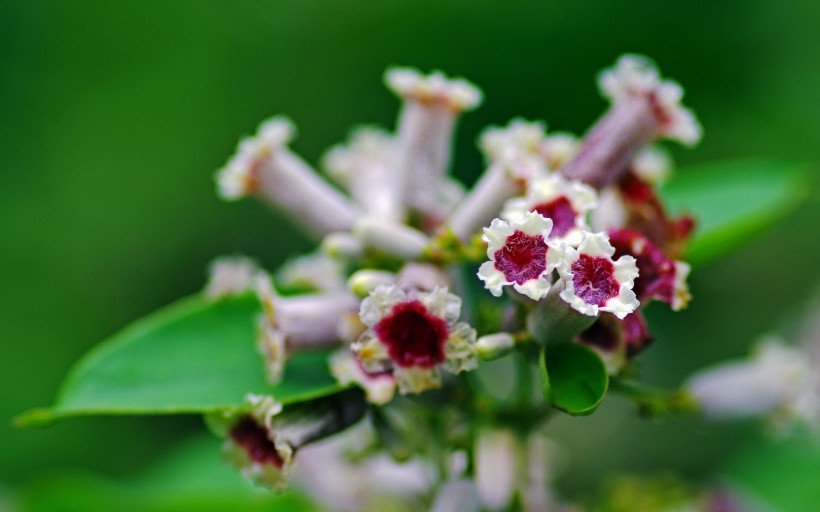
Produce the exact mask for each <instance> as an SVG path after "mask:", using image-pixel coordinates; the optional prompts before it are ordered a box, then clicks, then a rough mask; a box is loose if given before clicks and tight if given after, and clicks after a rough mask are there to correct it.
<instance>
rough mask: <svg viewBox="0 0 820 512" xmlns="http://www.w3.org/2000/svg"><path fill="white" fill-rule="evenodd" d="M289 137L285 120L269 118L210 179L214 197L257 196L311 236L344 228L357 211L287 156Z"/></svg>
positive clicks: (290, 130) (293, 157) (300, 162)
mask: <svg viewBox="0 0 820 512" xmlns="http://www.w3.org/2000/svg"><path fill="white" fill-rule="evenodd" d="M293 133H294V127H293V125H292V124H291V122H290V121H289V120H287V119H285V118H284V117H274V118H272V119H269V120H268V121H265V122H264V123H262V125H261V126H260V127H259V130H258V131H257V133H256V135H255V136H254V137H248V138H245V139H243V140H241V141H240V143H239V146H238V148H237V151H236V154H234V156H233V157H231V159H230V160H228V163H227V164H226V165H225V167H223V168H222V169H220V170H219V172H218V174H217V176H216V180H217V184H218V188H219V195H220V196H221V197H222V198H223V199H226V200H236V199H239V198H241V197H244V196H247V195H256V196H260V197H263V198H264V199H267V200H268V201H270V202H271V203H272V204H273V205H274V206H275V207H277V208H278V209H280V210H281V211H282V212H283V213H284V214H286V215H288V216H289V217H290V218H291V219H292V220H293V221H295V222H297V223H298V224H299V225H300V226H303V227H305V228H306V229H307V230H308V231H310V232H311V233H313V234H314V235H315V236H317V237H321V236H324V235H326V234H328V233H330V232H333V231H345V230H348V229H350V227H351V226H352V225H353V222H354V221H355V220H356V219H357V218H358V217H359V215H360V210H359V208H358V207H357V206H356V205H355V204H354V203H353V202H352V201H350V200H349V199H348V198H347V197H345V195H344V194H342V193H341V192H339V191H338V190H336V189H335V188H333V187H332V186H330V184H328V183H327V182H325V181H324V180H323V179H322V178H321V177H320V176H319V175H318V174H317V173H316V172H315V171H314V170H313V169H311V168H310V166H309V165H308V164H307V163H305V161H304V160H302V159H301V158H299V157H298V156H297V155H296V154H294V153H293V152H292V151H290V149H289V148H288V147H287V144H288V143H289V142H290V140H291V139H292V138H293Z"/></svg>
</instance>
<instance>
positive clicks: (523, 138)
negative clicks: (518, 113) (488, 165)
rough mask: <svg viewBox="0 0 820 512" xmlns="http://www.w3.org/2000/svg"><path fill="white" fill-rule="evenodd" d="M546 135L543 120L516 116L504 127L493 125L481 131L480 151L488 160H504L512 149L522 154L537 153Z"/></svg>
mask: <svg viewBox="0 0 820 512" xmlns="http://www.w3.org/2000/svg"><path fill="white" fill-rule="evenodd" d="M546 137H547V125H546V124H545V123H544V122H543V121H526V120H524V119H520V118H516V119H513V120H512V121H510V123H509V124H508V125H507V126H505V127H498V126H493V127H490V128H487V129H486V130H484V131H483V132H482V133H481V139H480V141H479V145H480V147H481V151H482V152H483V153H484V155H485V156H486V157H487V158H488V159H490V160H504V159H505V158H506V157H507V156H508V155H509V153H510V151H514V152H516V153H519V154H523V155H527V154H528V155H533V156H535V155H537V154H538V153H539V151H540V150H541V145H542V144H543V143H544V141H545V139H546Z"/></svg>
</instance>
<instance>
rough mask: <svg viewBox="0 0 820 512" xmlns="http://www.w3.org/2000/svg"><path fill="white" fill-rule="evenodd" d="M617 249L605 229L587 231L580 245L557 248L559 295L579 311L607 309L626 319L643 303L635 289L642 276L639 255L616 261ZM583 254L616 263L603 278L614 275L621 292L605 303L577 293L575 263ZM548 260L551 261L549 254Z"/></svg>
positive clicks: (555, 252) (554, 256)
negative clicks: (636, 281)
mask: <svg viewBox="0 0 820 512" xmlns="http://www.w3.org/2000/svg"><path fill="white" fill-rule="evenodd" d="M550 253H553V251H550ZM614 253H615V248H614V247H612V244H610V243H609V238H608V237H607V236H606V234H605V233H585V234H584V239H583V241H582V242H581V244H580V245H579V246H578V249H574V248H572V247H569V246H567V247H565V251H563V252H559V251H554V255H553V258H554V260H553V261H554V263H555V264H556V268H557V269H558V274H559V275H560V276H561V282H560V283H556V286H560V290H561V291H560V293H559V296H560V297H561V299H563V300H564V301H565V302H566V303H568V304H569V305H570V306H571V307H572V308H573V309H575V310H576V311H578V312H579V313H581V314H584V315H588V316H597V315H598V313H599V311H605V312H608V313H612V314H613V315H615V316H616V317H618V318H619V319H623V318H624V317H625V316H626V315H628V314H630V313H632V312H633V311H635V310H636V309H637V308H638V306H639V305H640V303H639V302H638V299H637V297H636V296H635V292H633V291H632V288H633V287H634V285H635V278H636V277H638V267H637V265H636V263H635V258H633V257H632V256H621V257H620V258H618V260H617V261H613V260H612V255H613V254H614ZM582 255H586V256H589V257H591V258H602V259H605V260H607V261H609V262H610V263H611V264H612V267H613V269H612V272H611V275H608V276H607V275H605V276H603V278H604V279H607V278H608V279H614V281H615V282H616V283H617V286H618V292H617V293H616V294H615V295H613V296H611V297H609V298H607V299H606V301H605V302H604V305H603V306H599V305H598V304H597V303H589V302H586V301H585V300H584V299H583V298H582V297H580V296H579V295H578V294H577V293H578V292H577V290H576V288H575V282H574V278H575V271H574V270H573V264H574V263H575V262H576V261H578V260H579V259H581V256H582ZM548 261H550V260H549V254H548Z"/></svg>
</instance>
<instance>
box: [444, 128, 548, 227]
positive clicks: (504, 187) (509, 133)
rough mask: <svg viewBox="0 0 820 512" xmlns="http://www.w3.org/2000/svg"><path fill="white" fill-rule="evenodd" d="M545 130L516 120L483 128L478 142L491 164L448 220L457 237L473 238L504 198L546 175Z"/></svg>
mask: <svg viewBox="0 0 820 512" xmlns="http://www.w3.org/2000/svg"><path fill="white" fill-rule="evenodd" d="M544 129H545V128H544V124H543V123H541V122H526V121H524V120H523V119H514V120H512V121H510V124H509V125H508V126H506V127H504V128H499V127H492V128H488V129H486V130H484V132H483V133H482V134H481V140H480V143H479V145H480V146H481V150H482V152H483V153H484V155H485V156H486V157H487V160H488V161H489V167H488V168H487V170H486V171H484V173H483V174H482V175H481V176H480V177H479V178H478V181H477V182H476V184H475V185H474V186H473V188H472V190H471V191H470V192H469V193H468V194H467V195H466V196H464V198H463V199H462V200H461V201H460V202H459V203H458V204H457V205H456V207H455V208H454V209H453V211H452V212H451V213H450V215H449V216H448V217H447V220H446V221H445V224H446V225H447V226H448V227H449V228H450V229H452V230H453V233H455V235H456V236H457V237H458V238H460V239H461V240H467V239H469V238H470V237H472V236H473V235H474V234H476V233H477V232H478V231H479V230H480V229H481V228H482V227H483V226H486V225H487V223H488V222H490V221H491V220H492V219H493V218H495V217H496V216H497V215H498V212H499V210H501V207H502V205H503V204H504V201H506V200H507V199H510V198H511V197H514V196H516V195H519V194H521V193H523V191H524V190H525V189H526V186H527V184H528V183H529V182H530V181H531V180H533V179H535V178H538V177H541V176H546V175H547V173H548V172H549V167H548V165H547V160H546V159H545V158H544V156H543V155H542V154H541V153H540V148H541V146H542V144H543V143H544V142H545V141H546V135H545V133H544ZM553 149H558V148H553Z"/></svg>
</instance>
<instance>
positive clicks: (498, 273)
mask: <svg viewBox="0 0 820 512" xmlns="http://www.w3.org/2000/svg"><path fill="white" fill-rule="evenodd" d="M551 230H552V220H550V219H547V218H545V217H543V216H542V215H541V214H539V213H535V212H529V213H527V214H526V215H525V216H523V217H522V218H521V219H520V220H513V221H510V222H507V221H503V220H501V219H495V220H493V222H492V224H490V227H489V228H484V236H482V237H481V239H482V240H484V241H485V242H487V257H488V258H490V261H485V262H484V263H482V264H481V267H479V269H478V278H479V279H481V280H482V281H484V287H485V288H487V289H488V290H489V291H490V293H492V294H493V295H495V296H496V297H500V296H501V289H502V288H503V287H504V286H509V285H511V286H512V287H513V289H515V291H517V292H519V293H523V294H524V295H526V296H527V297H529V298H531V299H532V300H539V299H541V298H543V297H545V296H546V295H547V293H548V292H549V290H550V284H551V283H550V280H549V276H550V272H552V270H553V269H555V267H556V266H557V262H558V260H556V259H554V258H553V259H552V260H550V258H549V256H548V255H549V254H550V253H552V252H557V251H558V252H560V251H561V249H560V248H559V247H557V246H553V245H551V244H552V243H551V242H549V241H548V239H547V237H548V236H549V234H550V231H551Z"/></svg>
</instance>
